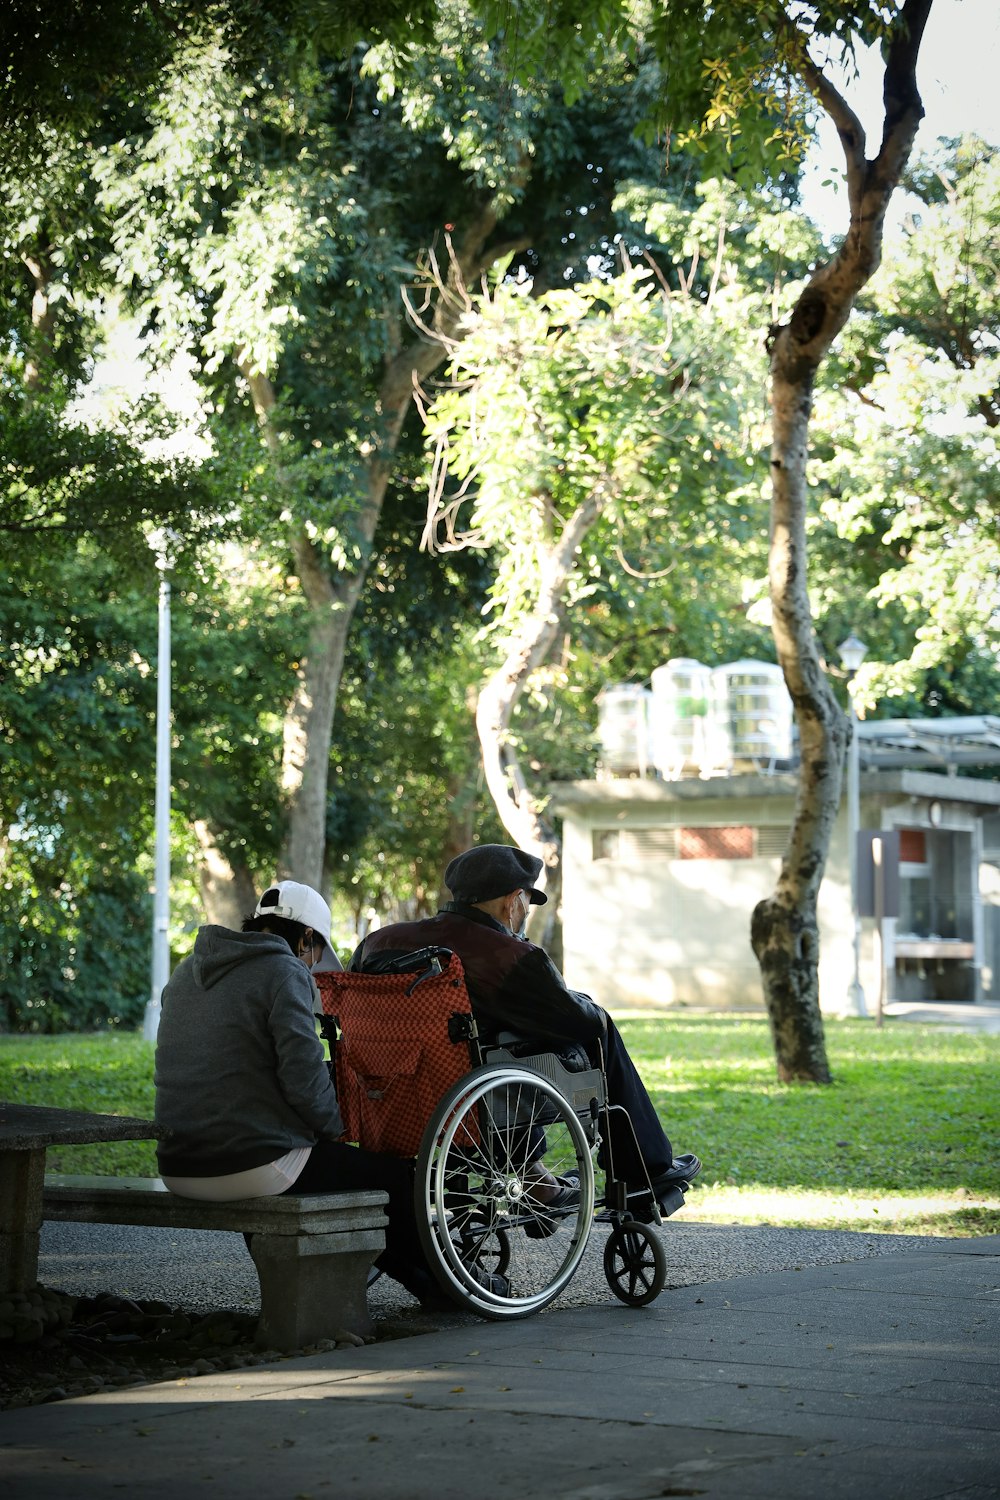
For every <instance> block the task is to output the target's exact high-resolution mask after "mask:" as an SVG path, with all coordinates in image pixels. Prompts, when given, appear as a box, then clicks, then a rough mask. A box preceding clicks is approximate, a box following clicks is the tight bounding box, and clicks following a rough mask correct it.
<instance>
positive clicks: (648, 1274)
mask: <svg viewBox="0 0 1000 1500" xmlns="http://www.w3.org/2000/svg"><path fill="white" fill-rule="evenodd" d="M604 1274H605V1276H606V1277H607V1281H608V1286H609V1287H610V1288H611V1290H612V1291H613V1292H614V1294H615V1296H616V1297H617V1298H618V1300H619V1301H620V1302H625V1303H627V1305H628V1306H629V1307H645V1306H646V1304H647V1303H649V1302H653V1301H654V1300H655V1299H656V1298H657V1297H658V1296H659V1295H660V1293H661V1292H662V1291H663V1287H664V1284H665V1282H666V1279H667V1257H666V1253H665V1251H664V1249H663V1245H662V1243H661V1241H660V1236H659V1235H658V1234H657V1233H656V1230H655V1229H652V1228H650V1226H649V1225H648V1224H637V1223H635V1221H634V1220H632V1219H627V1220H626V1221H625V1223H624V1224H618V1225H616V1226H615V1228H614V1229H612V1231H611V1233H610V1234H609V1235H608V1241H607V1244H606V1245H605V1246H604Z"/></svg>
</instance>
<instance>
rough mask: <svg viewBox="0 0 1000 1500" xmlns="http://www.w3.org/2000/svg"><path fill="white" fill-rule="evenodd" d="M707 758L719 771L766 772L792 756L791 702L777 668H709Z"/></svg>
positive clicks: (760, 664) (746, 664)
mask: <svg viewBox="0 0 1000 1500" xmlns="http://www.w3.org/2000/svg"><path fill="white" fill-rule="evenodd" d="M709 740H710V745H709V757H710V759H711V762H712V765H713V766H715V767H718V768H727V767H728V768H730V769H734V770H737V769H745V768H748V767H753V769H755V770H768V769H771V768H773V767H774V765H775V764H776V763H777V762H781V763H783V764H784V763H787V762H788V761H790V760H791V758H792V700H791V699H790V698H789V696H788V689H787V688H786V687H785V679H784V677H783V676H782V672H781V668H780V667H778V666H775V665H774V663H773V662H767V661H735V662H729V663H728V664H727V665H726V666H724V667H714V668H713V669H712V708H711V715H710V732H709Z"/></svg>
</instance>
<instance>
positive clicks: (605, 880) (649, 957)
mask: <svg viewBox="0 0 1000 1500" xmlns="http://www.w3.org/2000/svg"><path fill="white" fill-rule="evenodd" d="M783 780H784V785H782V784H781V782H782V778H777V777H775V778H770V777H752V778H751V777H742V778H719V779H718V780H713V781H709V782H697V783H683V782H682V783H663V782H649V781H642V780H637V781H631V782H630V781H621V780H619V781H617V782H611V783H607V784H603V783H585V784H581V785H578V786H577V787H576V788H575V789H574V790H572V791H571V792H570V793H569V794H568V795H566V794H564V795H565V801H561V800H560V797H559V795H558V794H557V796H556V799H555V801H556V805H557V807H558V809H559V811H560V813H561V815H562V817H563V942H564V968H565V972H566V977H567V979H568V981H569V983H570V984H571V985H573V986H574V987H575V988H578V989H582V990H586V991H587V992H588V993H590V994H593V995H594V996H595V998H596V999H598V1000H599V1001H600V1002H601V1003H602V1004H604V1005H606V1006H607V1007H608V1009H610V1010H612V1011H614V1010H615V1009H616V1008H625V1007H630V1006H639V1007H644V1006H654V1007H674V1006H690V1007H700V1008H712V1009H729V1010H757V1011H759V1010H761V1009H762V1008H763V995H762V991H761V984H760V975H759V971H758V967H757V962H756V960H755V958H754V955H753V950H752V949H751V947H750V919H751V914H752V912H753V909H754V907H755V905H756V904H757V902H758V901H760V900H761V899H762V898H764V897H765V896H768V895H770V893H771V892H772V891H773V889H774V885H775V882H776V879H777V875H778V868H779V862H780V855H781V851H782V849H783V847H784V843H785V839H786V837H787V832H788V828H789V825H790V821H791V816H792V806H793V795H792V787H791V779H790V778H784V779H783ZM758 788H759V789H760V790H759V793H758V791H757V789H758ZM987 799H991V800H992V802H993V804H994V805H995V804H996V800H997V793H996V790H995V789H994V788H993V787H992V786H991V785H990V784H987V783H982V782H980V783H974V782H971V781H968V780H965V779H959V778H946V777H943V776H940V775H930V774H923V773H909V772H902V773H895V772H889V773H885V774H882V773H873V774H870V775H869V774H866V775H864V776H863V777H862V784H861V803H860V815H861V826H862V828H867V829H886V830H888V829H894V828H898V829H908V830H926V844H927V846H928V847H930V846H931V845H933V846H934V847H935V849H937V850H938V851H939V852H940V853H941V856H942V858H944V855H946V854H947V853H948V846H947V845H946V844H945V843H943V842H942V841H944V840H947V838H948V836H949V835H951V836H954V837H955V838H956V842H955V844H954V851H955V852H954V858H958V857H959V856H958V852H957V851H958V850H959V848H961V849H963V850H964V851H965V853H964V856H963V858H964V861H965V864H964V868H963V869H961V870H958V868H957V866H956V871H957V873H956V874H955V878H954V879H953V880H952V881H951V882H950V886H951V888H952V890H953V892H954V895H955V901H956V903H957V906H958V907H961V908H962V910H961V912H959V917H960V920H959V921H958V924H957V926H955V930H954V931H953V930H952V926H949V925H947V924H944V925H943V926H942V928H941V936H942V937H944V938H945V939H947V938H950V937H955V938H969V939H972V940H974V941H973V944H972V946H973V947H974V950H975V952H974V956H973V957H972V958H970V957H968V956H963V957H961V958H955V957H952V956H951V955H950V954H949V955H948V956H945V957H943V958H941V957H936V958H932V959H924V958H920V959H913V958H908V957H904V956H902V955H897V954H896V951H895V944H896V941H897V926H898V924H897V922H896V920H895V919H893V918H888V919H887V920H886V922H885V923H884V928H883V932H884V938H885V941H884V945H883V946H882V947H881V949H880V946H879V944H878V943H877V942H876V939H875V931H874V925H875V924H874V922H873V921H872V920H871V919H865V920H864V921H863V922H862V923H861V930H860V942H859V978H860V980H861V986H862V990H863V992H864V996H865V1001H866V1007H867V1013H868V1014H869V1015H871V1014H873V1013H874V1011H875V1008H876V1005H877V1003H878V999H879V987H880V978H881V977H882V976H881V975H880V964H881V962H882V961H883V959H884V963H885V974H884V992H883V994H884V999H885V1001H886V1003H891V1002H892V1001H893V1000H897V999H903V1000H912V999H914V998H923V999H928V1000H935V999H936V1000H949V999H950V1000H975V999H978V998H994V997H996V996H997V993H998V986H1000V981H998V979H997V977H996V976H997V970H998V965H1000V813H996V812H992V810H991V809H990V807H989V801H988V800H987ZM984 804H985V805H984ZM984 811H989V812H990V816H988V817H987V818H986V819H985V822H984V819H983V816H982V814H983V812H984ZM729 829H731V830H733V831H734V832H733V833H732V835H729V834H727V833H726V832H725V830H729ZM747 855H749V856H750V857H743V856H747ZM684 856H686V857H684ZM692 856H693V857H692ZM947 863H948V860H947V859H946V858H944V863H943V865H942V864H941V863H940V861H939V863H938V865H937V866H935V868H936V870H937V876H938V877H939V878H936V880H935V883H934V889H935V894H936V896H938V897H941V896H942V894H943V890H944V886H945V885H948V884H949V882H948V881H946V880H945V879H944V875H946V874H947V869H946V868H945V866H947ZM914 873H915V872H914V869H913V868H912V867H911V870H910V875H911V876H912V875H913V874H914ZM938 904H939V905H940V904H941V903H940V901H939V903H938ZM942 914H943V915H947V914H946V913H942ZM818 915H819V927H820V962H819V988H820V1006H821V1008H822V1010H823V1011H824V1012H825V1013H827V1014H831V1015H837V1014H851V1013H853V1011H852V1002H851V984H852V979H853V972H854V944H853V925H852V917H851V895H850V877H849V862H848V837H847V809H846V805H845V806H842V807H841V810H840V814H839V817H838V819H837V821H836V823H835V824H834V828H833V832H832V836H831V841H830V849H829V854H828V857H827V863H826V872H825V876H824V879H823V883H822V886H821V888H820V895H819V903H818ZM952 925H955V924H952ZM958 927H961V931H959V930H958ZM898 936H899V938H900V940H902V939H903V938H904V937H905V934H903V933H902V929H900V932H899V934H898ZM970 952H971V948H970Z"/></svg>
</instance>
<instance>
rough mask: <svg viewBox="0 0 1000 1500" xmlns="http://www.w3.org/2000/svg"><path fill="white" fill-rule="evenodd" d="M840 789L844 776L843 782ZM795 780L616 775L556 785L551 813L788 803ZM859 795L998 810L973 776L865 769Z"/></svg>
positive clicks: (998, 784)
mask: <svg viewBox="0 0 1000 1500" xmlns="http://www.w3.org/2000/svg"><path fill="white" fill-rule="evenodd" d="M845 784H846V777H845ZM797 789H798V778H797V777H796V776H794V775H789V774H782V775H777V776H765V775H763V774H753V775H740V776H710V777H707V778H706V779H705V780H702V779H701V778H700V777H697V776H692V777H689V778H686V779H685V780H683V781H660V780H658V779H656V778H654V777H639V776H631V777H626V776H621V777H612V778H609V779H607V780H604V781H559V782H555V783H554V784H553V785H552V787H551V788H550V791H551V796H552V802H551V808H552V811H553V812H554V813H556V814H557V815H558V816H563V815H564V814H566V813H570V814H572V813H573V812H574V811H580V812H584V817H586V813H585V809H588V808H589V809H591V810H592V811H596V810H597V809H609V808H619V809H621V808H625V807H628V806H631V807H633V808H634V807H646V808H648V809H653V808H655V807H657V806H660V807H666V806H669V805H670V804H674V805H675V806H676V804H678V803H685V802H686V803H689V804H691V805H692V807H693V806H694V804H697V803H702V804H704V803H706V802H730V801H735V800H740V799H748V798H768V799H770V798H779V797H785V798H787V799H788V800H789V801H791V800H792V799H793V798H794V796H795V794H796V791H797ZM861 791H862V792H863V793H864V795H865V796H882V797H897V796H907V797H919V798H922V799H924V800H926V801H928V802H963V803H965V804H972V805H975V806H978V807H980V808H981V809H982V810H983V811H984V812H986V811H990V812H992V811H993V810H994V809H995V808H1000V781H984V780H981V779H979V778H977V777H974V776H956V775H943V774H942V773H941V772H940V771H920V770H916V771H912V770H908V769H903V768H900V769H896V768H884V769H876V770H869V771H866V772H865V773H864V775H862V777H861Z"/></svg>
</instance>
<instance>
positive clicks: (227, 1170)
mask: <svg viewBox="0 0 1000 1500" xmlns="http://www.w3.org/2000/svg"><path fill="white" fill-rule="evenodd" d="M313 966H315V967H316V968H317V969H319V968H320V967H326V968H331V967H338V968H339V967H340V965H339V962H338V961H337V959H336V956H335V954H334V953H333V949H332V947H331V946H330V910H329V907H328V906H327V904H326V902H325V901H324V900H323V898H322V897H321V896H320V895H319V894H318V892H316V891H314V890H312V889H311V888H310V887H309V886H305V885H300V884H299V883H298V882H296V881H290V880H285V881H281V882H279V883H278V884H277V885H275V886H272V887H271V888H270V889H269V890H267V891H265V893H264V895H263V896H262V897H261V899H260V902H259V903H258V905H257V908H256V910H255V912H254V914H253V916H252V917H249V918H247V920H246V921H245V922H244V924H243V931H242V932H235V931H232V930H230V929H229V928H226V927H217V926H206V927H202V928H200V929H199V932H198V935H197V937H196V939H195V945H194V950H193V952H192V953H191V954H190V956H189V957H188V958H185V959H183V960H182V961H181V963H179V964H178V966H177V968H176V969H175V971H174V973H173V975H172V976H171V978H170V980H169V982H168V983H167V984H166V985H165V987H164V990H163V996H162V1002H161V1019H160V1026H159V1032H158V1035H157V1044H156V1065H155V1072H154V1083H155V1087H156V1104H155V1110H154V1118H155V1120H156V1123H157V1125H158V1126H160V1127H161V1129H162V1131H163V1132H164V1134H163V1136H162V1138H161V1139H160V1141H159V1143H158V1145H157V1161H158V1165H159V1169H160V1175H161V1177H162V1178H163V1181H164V1183H165V1184H166V1186H167V1187H168V1188H169V1189H170V1190H171V1191H172V1192H175V1193H179V1194H181V1195H183V1196H184V1197H189V1198H201V1199H209V1200H211V1201H214V1202H224V1201H226V1200H227V1199H234V1198H250V1197H258V1196H267V1195H270V1194H274V1193H284V1192H292V1191H294V1192H297V1193H303V1192H305V1193H317V1192H335V1191H338V1190H340V1189H354V1188H381V1189H383V1190H384V1191H385V1192H387V1193H388V1194H389V1209H388V1212H389V1227H388V1229H387V1231H386V1248H385V1251H384V1252H383V1254H382V1255H381V1256H380V1257H379V1258H378V1260H377V1262H376V1264H377V1265H378V1266H379V1268H380V1269H381V1270H383V1271H385V1272H386V1273H387V1274H388V1275H390V1276H392V1277H393V1278H394V1279H395V1280H397V1281H399V1282H401V1283H402V1285H403V1286H405V1287H406V1288H407V1290H408V1291H410V1292H412V1293H413V1295H414V1296H416V1297H418V1298H419V1299H420V1300H421V1301H422V1302H434V1301H435V1300H436V1293H435V1287H434V1282H433V1279H432V1277H431V1274H430V1271H429V1269H428V1267H427V1262H426V1259H425V1257H424V1254H423V1250H422V1248H421V1245H420V1241H419V1236H418V1233H417V1226H416V1217H415V1211H414V1204H413V1181H412V1176H411V1172H410V1169H409V1167H408V1164H407V1163H406V1162H404V1161H400V1160H399V1159H397V1158H396V1157H392V1156H385V1155H382V1154H381V1153H377V1152H373V1151H365V1150H362V1149H361V1148H359V1147H357V1146H352V1145H349V1144H347V1143H346V1142H345V1141H343V1140H342V1139H341V1137H342V1135H343V1130H344V1127H343V1122H342V1120H341V1116H340V1109H339V1107H338V1104H337V1096H336V1093H335V1091H334V1087H333V1084H332V1082H331V1080H330V1073H329V1069H328V1067H327V1062H326V1055H325V1053H324V1049H323V1045H322V1043H321V1042H320V1040H319V1037H318V1036H317V1034H316V1023H315V1019H314V992H315V986H314V984H313V980H312V977H311V975H310V972H309V971H310V968H311V967H313Z"/></svg>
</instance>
